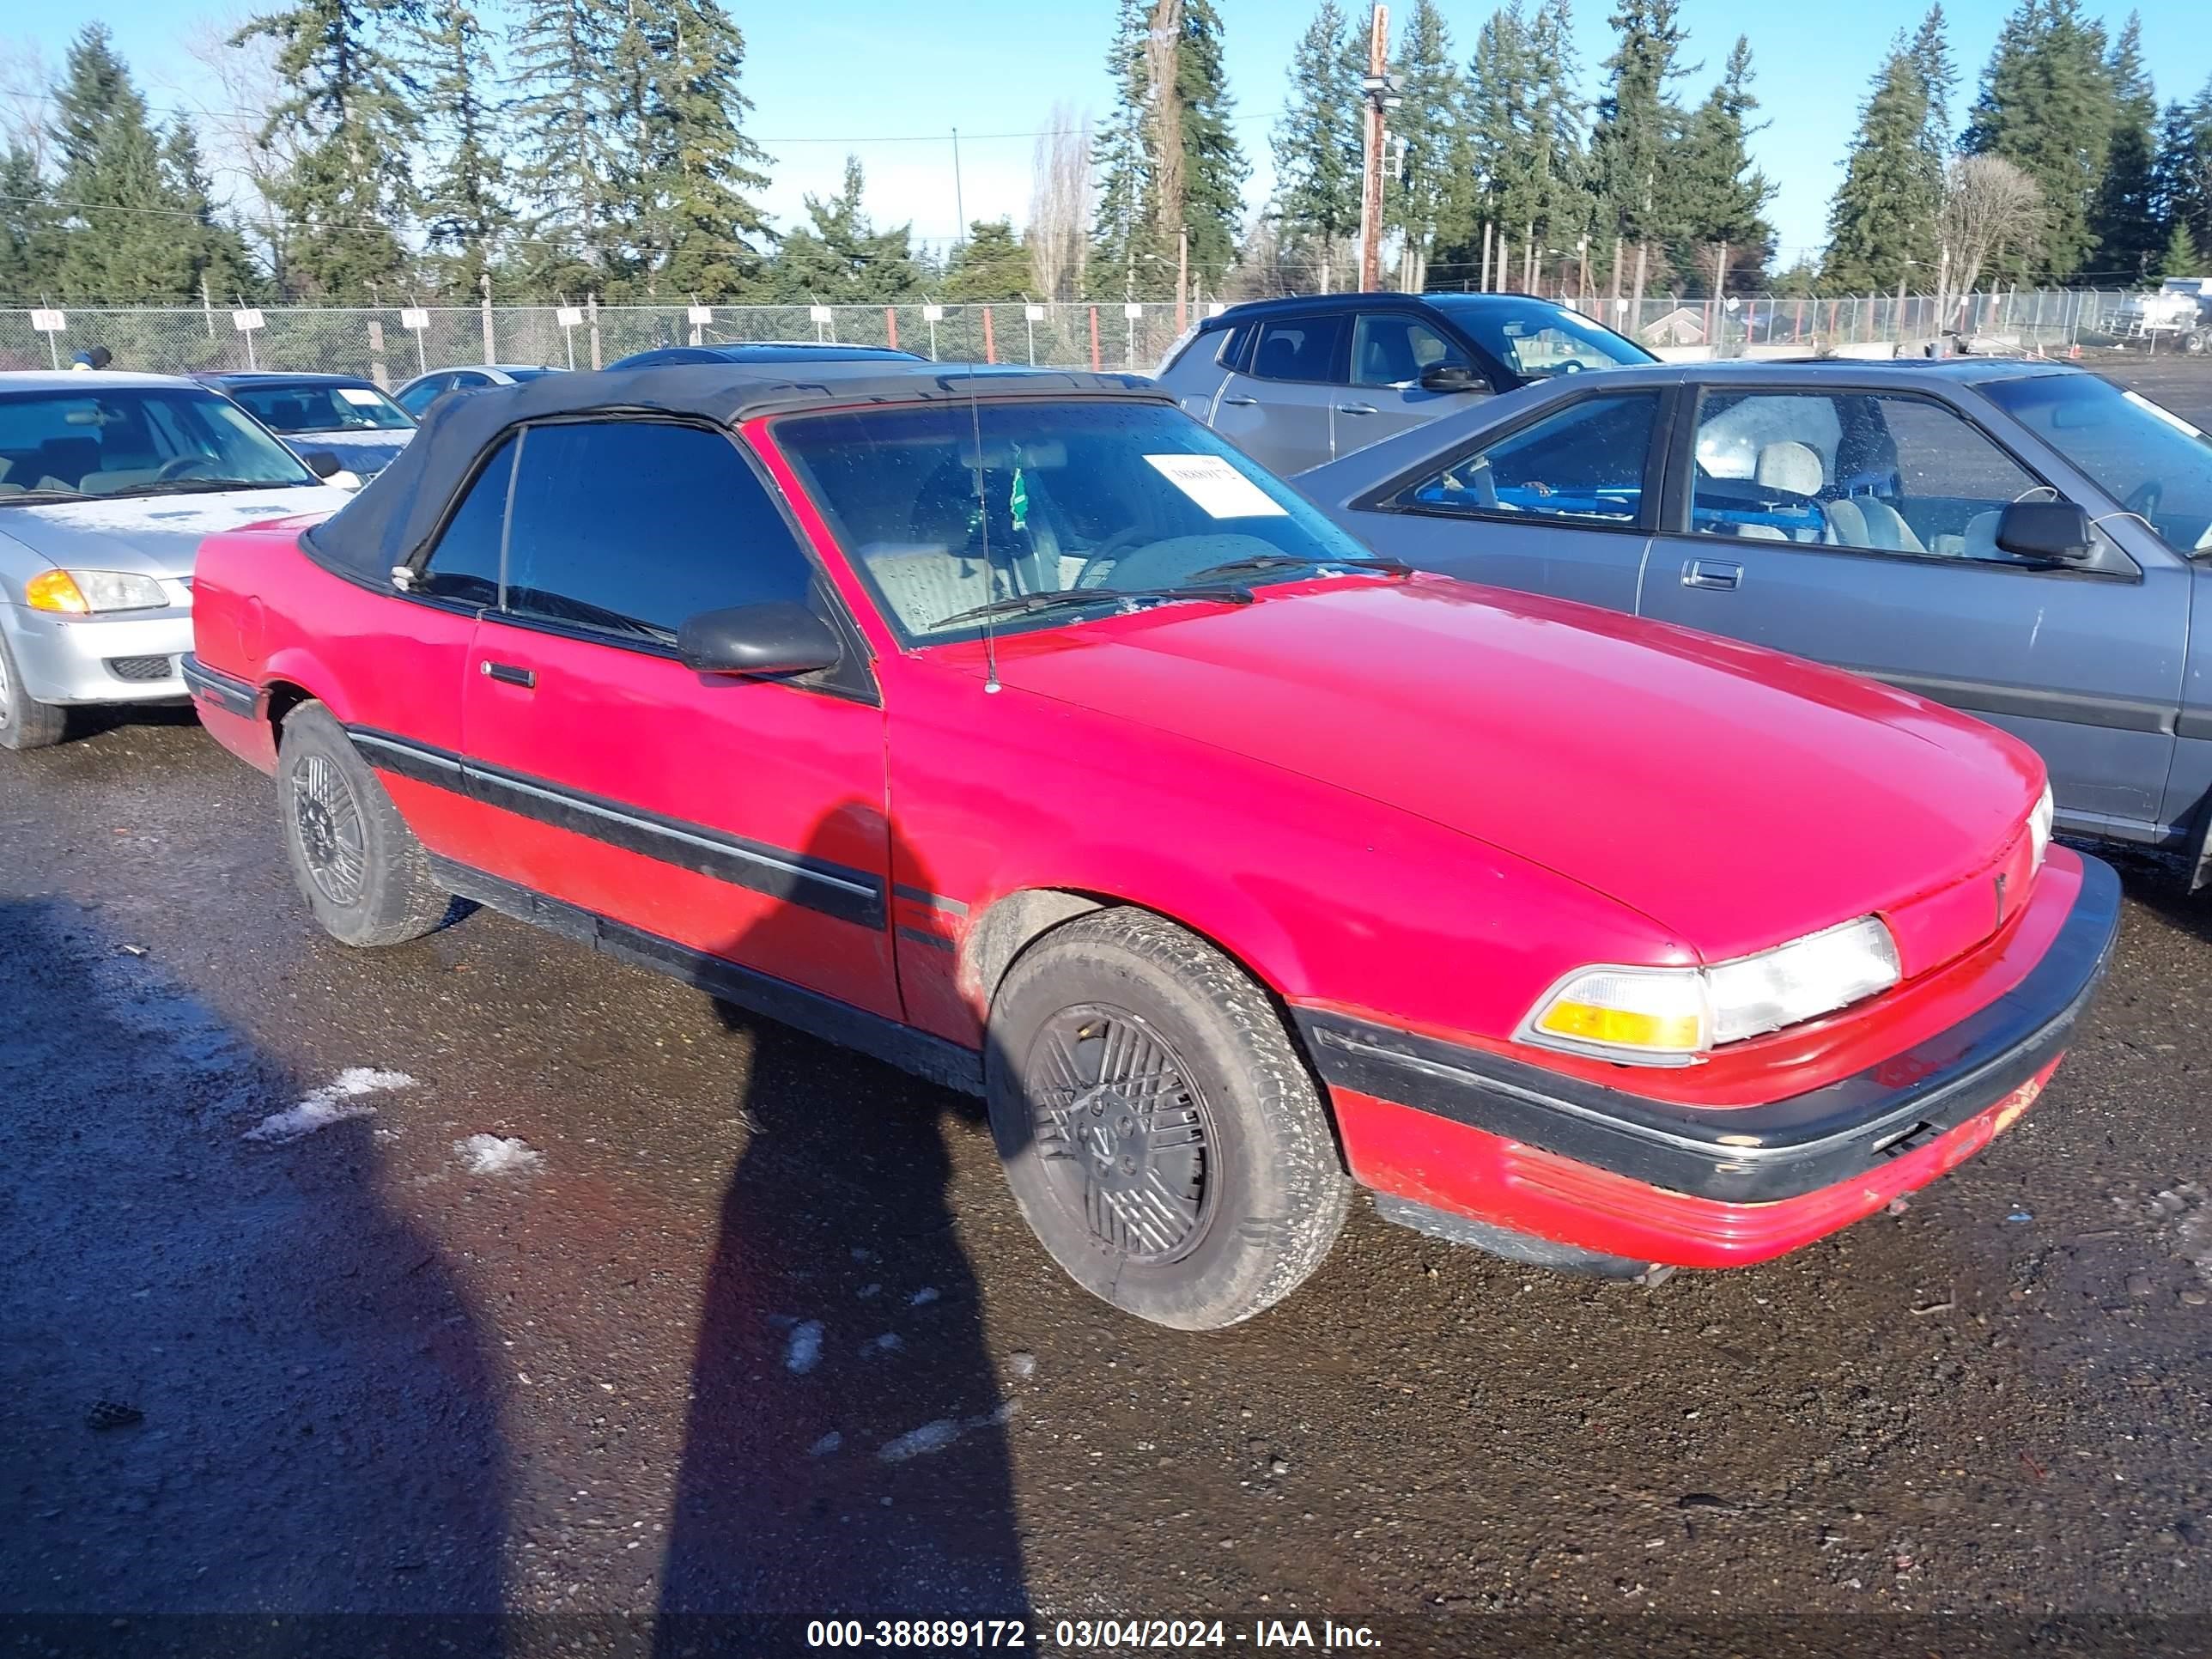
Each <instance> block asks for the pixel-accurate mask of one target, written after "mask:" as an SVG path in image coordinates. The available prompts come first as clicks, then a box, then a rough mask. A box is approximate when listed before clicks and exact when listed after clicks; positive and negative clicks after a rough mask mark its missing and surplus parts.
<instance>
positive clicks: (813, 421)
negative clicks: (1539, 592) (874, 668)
mask: <svg viewBox="0 0 2212 1659" xmlns="http://www.w3.org/2000/svg"><path fill="white" fill-rule="evenodd" d="M775 436H776V441H777V442H778V443H779V444H780V445H781V447H782V448H783V450H784V452H785V453H786V454H787V455H788V456H789V457H790V458H791V460H792V462H793V465H794V466H795V467H796V468H797V469H798V471H799V476H800V477H801V478H802V480H803V481H804V482H805V484H806V486H807V489H808V490H809V492H810V493H811V495H812V496H813V498H814V500H815V501H816V503H817V505H818V506H819V507H820V508H821V509H822V512H823V515H824V516H825V517H826V518H827V519H828V520H829V525H830V527H831V529H833V530H834V531H835V532H836V534H837V537H838V539H839V541H840V542H841V543H842V545H843V546H844V548H845V550H846V551H847V552H848V554H849V555H850V556H852V558H853V560H854V563H855V564H856V565H857V566H858V567H859V568H860V571H861V573H862V574H863V576H864V577H865V578H866V581H867V583H868V585H869V586H871V587H872V589H873V590H874V592H875V595H876V598H877V600H878V604H879V605H880V606H881V608H882V610H883V611H884V614H885V615H886V616H887V617H890V619H891V620H892V622H893V623H895V624H896V627H897V628H898V629H899V632H900V633H901V634H902V635H903V636H904V637H906V638H907V639H909V640H917V641H919V640H929V641H935V640H944V639H952V638H961V637H966V636H968V635H972V634H973V633H974V632H975V630H976V629H977V627H978V626H979V624H980V622H981V618H978V617H974V616H972V615H971V614H969V613H972V612H973V611H975V608H976V607H977V606H979V605H991V606H993V607H994V610H996V611H1003V612H1004V613H1005V614H1006V622H1005V623H1004V624H1003V625H1004V626H1006V627H1021V626H1048V625H1054V624H1065V623H1073V622H1080V621H1082V620H1085V618H1086V617H1091V616H1095V615H1101V614H1108V613H1110V612H1112V611H1115V610H1119V609H1123V608H1127V606H1128V605H1134V604H1139V603H1146V604H1151V603H1160V602H1166V601H1170V600H1172V599H1176V598H1177V597H1181V595H1179V594H1178V593H1176V592H1175V591H1174V590H1176V589H1179V588H1184V587H1188V588H1192V589H1194V590H1195V591H1196V592H1197V594H1199V595H1201V596H1217V597H1218V596H1220V595H1222V594H1225V593H1241V590H1243V589H1244V588H1248V587H1249V586H1252V585H1254V584H1255V583H1257V582H1261V581H1280V580H1288V579H1290V578H1293V577H1296V576H1299V575H1302V574H1303V575H1310V574H1314V573H1315V572H1316V570H1317V569H1320V568H1326V567H1328V566H1332V565H1343V564H1352V565H1357V564H1358V563H1361V562H1365V561H1369V560H1370V555H1369V554H1368V553H1367V552H1366V550H1364V548H1362V547H1361V546H1360V545H1359V544H1358V543H1356V542H1354V541H1353V540H1352V538H1350V537H1348V536H1346V534H1345V533H1344V532H1342V531H1340V530H1339V529H1337V528H1336V526H1334V525H1333V524H1331V523H1330V522H1329V521H1328V520H1327V519H1325V518H1323V517H1322V514H1321V513H1319V512H1318V511H1316V509H1315V508H1314V507H1312V506H1311V504H1310V503H1309V502H1307V501H1305V500H1304V497H1302V496H1301V495H1298V494H1297V492H1296V491H1295V490H1293V489H1291V488H1290V486H1289V485H1287V484H1285V483H1282V482H1281V481H1280V480H1279V479H1278V478H1276V477H1273V475H1272V474H1270V473H1268V472H1266V471H1263V470H1261V468H1260V467H1259V466H1258V465H1255V464H1254V463H1253V462H1252V461H1250V460H1248V459H1245V457H1244V456H1243V454H1242V453H1239V452H1238V451H1237V450H1236V449H1234V448H1232V447H1231V446H1230V445H1229V444H1227V443H1225V442H1224V441H1222V440H1220V439H1219V438H1217V437H1216V436H1215V435H1213V434H1212V432H1211V431H1210V430H1208V429H1207V428H1205V427H1203V426H1201V425H1200V424H1199V423H1198V422H1195V421H1194V420H1192V419H1191V418H1190V417H1189V416H1187V415H1185V414H1183V413H1182V411H1181V410H1177V409H1175V408H1173V407H1170V406H1168V405H1164V404H1152V403H1135V402H1126V403H1125V402H1111V403H1109V402H1104V401H1100V402H1097V403H1075V402H1069V403H1051V402H1039V401H1030V400H1026V399H1025V400H1023V401H1021V402H1000V403H991V402H987V401H986V402H979V403H975V404H967V403H960V404H930V405H927V406H922V407H906V408H898V409H880V410H856V411H853V412H850V413H844V414H834V415H809V416H793V417H790V418H788V419H787V420H784V421H782V422H779V423H778V424H777V426H776V428H775ZM1062 595H1065V596H1066V597H1065V598H1064V599H1063V598H1061V597H1060V596H1062Z"/></svg>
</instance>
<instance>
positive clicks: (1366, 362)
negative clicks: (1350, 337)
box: [1354, 328, 1421, 386]
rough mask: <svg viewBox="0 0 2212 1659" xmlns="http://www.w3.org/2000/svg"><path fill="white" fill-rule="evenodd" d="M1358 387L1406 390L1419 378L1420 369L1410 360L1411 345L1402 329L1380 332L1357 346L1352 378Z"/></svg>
mask: <svg viewBox="0 0 2212 1659" xmlns="http://www.w3.org/2000/svg"><path fill="white" fill-rule="evenodd" d="M1354 378H1355V379H1356V380H1357V381H1358V384H1359V385H1361V386H1405V385H1407V384H1408V383H1410V382H1412V381H1414V380H1419V379H1420V378H1421V366H1420V364H1419V363H1418V362H1415V361H1414V359H1413V341H1412V339H1411V338H1409V337H1407V333H1406V331H1405V330H1404V329H1402V328H1401V329H1395V330H1394V329H1389V328H1383V329H1379V330H1377V331H1376V332H1374V333H1371V334H1369V335H1367V336H1366V337H1364V339H1362V340H1361V342H1360V347H1359V373H1358V375H1357V376H1356V377H1354Z"/></svg>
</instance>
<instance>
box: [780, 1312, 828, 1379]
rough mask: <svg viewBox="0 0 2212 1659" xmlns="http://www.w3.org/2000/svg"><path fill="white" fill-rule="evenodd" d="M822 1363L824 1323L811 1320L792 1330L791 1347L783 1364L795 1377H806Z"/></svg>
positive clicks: (786, 1351) (784, 1356) (786, 1352)
mask: <svg viewBox="0 0 2212 1659" xmlns="http://www.w3.org/2000/svg"><path fill="white" fill-rule="evenodd" d="M821 1363H822V1322H821V1321H820V1320H818V1319H810V1320H808V1321H807V1322H805V1324H803V1325H795V1326H793V1328H792V1332H791V1346H789V1347H787V1348H786V1349H785V1350H784V1354H783V1364H784V1367H785V1369H786V1370H789V1371H790V1372H791V1373H792V1374H793V1376H805V1375H806V1373H807V1372H809V1371H811V1370H813V1369H814V1368H815V1367H816V1366H817V1365H818V1364H821Z"/></svg>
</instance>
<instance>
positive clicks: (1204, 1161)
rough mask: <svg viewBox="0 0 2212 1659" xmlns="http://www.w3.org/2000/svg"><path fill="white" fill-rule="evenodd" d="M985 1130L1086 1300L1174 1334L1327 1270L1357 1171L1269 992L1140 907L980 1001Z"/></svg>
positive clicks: (1087, 930) (1114, 914)
mask: <svg viewBox="0 0 2212 1659" xmlns="http://www.w3.org/2000/svg"><path fill="white" fill-rule="evenodd" d="M987 1089H988V1093H989V1098H990V1110H991V1129H992V1133H993V1136H994V1139H996V1140H997V1142H998V1147H999V1156H1000V1159H1001V1160H1002V1161H1003V1163H1004V1164H1005V1165H1006V1180H1007V1182H1008V1184H1009V1185H1011V1186H1012V1188H1013V1192H1014V1197H1015V1200H1016V1201H1017V1202H1018V1204H1019V1205H1020V1206H1021V1210H1022V1214H1023V1216H1024V1218H1026V1219H1027V1220H1028V1222H1029V1224H1030V1228H1031V1229H1032V1230H1033V1231H1035V1232H1036V1236H1037V1237H1038V1239H1039V1240H1040V1241H1041V1242H1042V1243H1043V1245H1044V1247H1045V1249H1046V1250H1047V1251H1048V1253H1049V1254H1050V1255H1051V1256H1052V1258H1053V1260H1054V1261H1057V1262H1058V1263H1059V1264H1060V1267H1063V1268H1065V1269H1066V1272H1067V1273H1068V1274H1069V1275H1070V1277H1072V1278H1073V1279H1074V1280H1075V1281H1076V1283H1078V1284H1079V1285H1082V1286H1083V1287H1084V1289H1085V1290H1087V1291H1091V1293H1092V1294H1093V1295H1094V1296H1097V1297H1101V1298H1102V1299H1103V1300H1105V1301H1107V1302H1110V1303H1112V1304H1114V1305H1115V1307H1117V1308H1120V1309H1121V1310H1123V1311H1124V1312H1127V1313H1132V1314H1134V1315H1136V1316H1138V1317H1139V1318H1140V1319H1148V1320H1151V1321H1152V1322H1153V1323H1155V1324H1159V1325H1167V1326H1171V1327H1174V1328H1176V1329H1179V1330H1191V1331H1200V1330H1214V1329H1218V1328H1220V1327H1222V1326H1225V1325H1234V1324H1236V1323H1237V1322H1239V1321H1241V1320H1246V1319H1249V1318H1250V1317H1252V1316H1253V1315H1255V1314H1256V1313H1258V1312H1260V1311H1261V1310H1262V1309H1264V1308H1267V1307H1270V1306H1272V1305H1273V1304H1275V1303H1277V1302H1279V1301H1280V1300H1281V1299H1282V1298H1283V1297H1285V1296H1287V1295H1289V1294H1290V1293H1291V1291H1293V1290H1295V1289H1297V1286H1298V1285H1300V1284H1302V1283H1303V1282H1304V1280H1305V1279H1306V1278H1307V1276H1308V1275H1309V1274H1310V1273H1312V1272H1313V1271H1314V1269H1315V1268H1316V1267H1319V1266H1320V1265H1321V1262H1322V1258H1323V1257H1324V1256H1326V1255H1328V1249H1329V1246H1330V1245H1331V1244H1332V1243H1334V1242H1335V1239H1336V1235H1337V1232H1338V1231H1339V1230H1340V1228H1341V1227H1342V1226H1343V1225H1344V1217H1345V1211H1346V1206H1347V1205H1348V1204H1349V1203H1350V1201H1351V1194H1352V1183H1351V1182H1350V1181H1349V1180H1348V1179H1347V1178H1346V1175H1345V1173H1344V1169H1343V1166H1342V1164H1341V1163H1340V1160H1339V1158H1338V1156H1337V1152H1336V1144H1335V1139H1334V1136H1333V1135H1332V1133H1330V1128H1329V1122H1328V1115H1327V1114H1326V1113H1325V1112H1324V1111H1323V1109H1322V1103H1321V1097H1320V1095H1319V1092H1318V1091H1317V1089H1316V1085H1315V1083H1314V1080H1313V1078H1312V1075H1311V1074H1310V1073H1309V1072H1308V1071H1307V1069H1306V1067H1305V1066H1304V1062H1303V1061H1302V1060H1301V1059H1300V1057H1299V1055H1298V1053H1297V1049H1296V1048H1294V1047H1293V1046H1292V1044H1291V1037H1290V1033H1289V1032H1288V1031H1287V1030H1285V1027H1284V1024H1283V1020H1282V1018H1281V1016H1280V1015H1279V1013H1278V1012H1276V1009H1275V1006H1274V1004H1273V1001H1272V1000H1270V999H1269V998H1268V995H1267V992H1266V991H1265V990H1263V989H1262V988H1261V987H1260V986H1259V985H1258V984H1256V983H1255V981H1253V979H1252V978H1251V976H1250V975H1248V974H1246V973H1245V972H1244V971H1243V969H1241V968H1239V967H1238V966H1237V964H1236V963H1234V962H1232V961H1231V960H1230V959H1229V957H1226V956H1225V955H1223V954H1222V952H1221V951H1218V950H1216V949H1215V948H1214V947H1213V946H1212V945H1209V944H1207V943H1206V941H1205V940H1204V939H1199V938H1197V937H1196V936H1195V935H1194V934H1192V933H1188V932H1186V931H1185V930H1184V929H1182V928H1181V927H1176V926H1175V925H1174V924H1173V923H1172V922H1170V921H1166V920H1165V919H1164V918H1163V917H1160V916H1157V915H1152V913H1150V912H1149V911H1144V910H1135V909H1113V910H1103V911H1099V912H1096V913H1094V914H1092V915H1086V916H1083V917H1080V918H1079V919H1078V920H1076V921H1071V922H1068V923H1066V924H1065V925H1064V926H1062V927H1057V928H1055V929H1054V930H1053V931H1052V932H1051V933H1048V934H1046V935H1045V936H1044V938H1042V939H1040V940H1039V941H1038V942H1037V943H1036V944H1035V945H1031V946H1030V948H1029V949H1028V950H1027V951H1024V952H1023V953H1022V955H1021V956H1020V957H1018V958H1016V960H1015V962H1014V964H1013V966H1012V968H1011V969H1009V970H1008V971H1007V974H1006V979H1005V981H1003V982H1002V983H1001V985H1000V988H999V992H998V994H997V996H996V998H995V999H994V1001H993V1004H992V1008H991V1021H990V1034H989V1053H988V1056H987Z"/></svg>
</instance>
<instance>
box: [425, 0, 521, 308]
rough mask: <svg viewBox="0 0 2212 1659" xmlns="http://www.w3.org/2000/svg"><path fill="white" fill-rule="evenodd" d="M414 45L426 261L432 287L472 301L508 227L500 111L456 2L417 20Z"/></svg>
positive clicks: (481, 46) (471, 17) (464, 11)
mask: <svg viewBox="0 0 2212 1659" xmlns="http://www.w3.org/2000/svg"><path fill="white" fill-rule="evenodd" d="M415 44H416V52H417V54H418V61H417V64H416V70H415V72H416V79H417V81H418V82H420V84H421V86H422V111H423V113H424V115H425V117H426V118H428V121H429V122H430V123H431V124H432V125H433V126H434V128H435V143H436V146H437V149H436V153H435V159H434V160H433V161H432V162H431V167H430V174H429V177H428V179H425V180H424V181H423V185H422V222H423V226H424V228H425V230H426V231H427V232H428V239H429V245H430V253H431V258H430V260H429V264H430V266H431V270H432V271H433V272H434V273H435V276H436V277H437V278H439V279H440V280H439V281H438V283H437V286H438V287H439V288H441V289H443V290H444V291H445V292H446V293H447V294H448V295H458V296H459V298H460V299H461V300H463V301H474V300H475V299H476V298H477V295H479V294H480V293H481V292H482V289H481V286H480V284H481V283H482V281H483V278H484V277H485V276H489V275H490V274H491V271H492V267H493V265H494V264H495V262H496V261H497V260H498V259H499V258H501V255H502V253H503V252H504V250H503V247H502V246H501V245H502V243H503V242H504V240H506V238H507V236H508V235H509V234H511V233H512V232H513V229H514V226H515V214H514V210H513V206H512V205H511V204H509V202H508V199H507V164H506V162H505V161H503V160H502V159H501V157H502V154H503V151H504V149H505V143H504V135H503V134H502V133H501V131H499V116H500V112H499V111H498V109H497V108H496V107H495V106H493V105H492V104H491V103H490V102H489V97H488V94H489V83H490V78H491V63H490V47H489V43H488V42H487V41H486V40H485V39H484V34H483V25H481V24H480V23H478V22H477V16H476V14H475V13H474V12H472V11H471V10H470V9H469V8H468V7H467V6H466V5H465V4H462V3H454V4H453V5H451V6H450V7H449V8H448V9H447V10H446V11H445V12H444V13H442V14H433V16H432V20H431V21H425V22H423V23H421V24H418V25H417V26H416V42H415Z"/></svg>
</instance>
